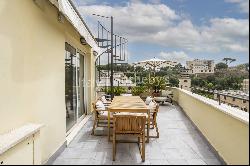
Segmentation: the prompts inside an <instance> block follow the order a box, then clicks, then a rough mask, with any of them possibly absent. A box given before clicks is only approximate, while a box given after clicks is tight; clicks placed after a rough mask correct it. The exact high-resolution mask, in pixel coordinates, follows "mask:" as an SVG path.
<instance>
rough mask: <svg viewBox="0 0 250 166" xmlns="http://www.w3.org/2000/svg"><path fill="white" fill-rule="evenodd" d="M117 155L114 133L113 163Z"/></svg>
mask: <svg viewBox="0 0 250 166" xmlns="http://www.w3.org/2000/svg"><path fill="white" fill-rule="evenodd" d="M115 155H116V136H115V133H113V161H115Z"/></svg>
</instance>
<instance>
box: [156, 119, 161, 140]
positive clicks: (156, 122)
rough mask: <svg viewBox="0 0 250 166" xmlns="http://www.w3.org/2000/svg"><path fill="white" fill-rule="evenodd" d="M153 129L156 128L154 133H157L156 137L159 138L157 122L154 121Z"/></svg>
mask: <svg viewBox="0 0 250 166" xmlns="http://www.w3.org/2000/svg"><path fill="white" fill-rule="evenodd" d="M155 129H156V133H157V136H156V138H159V135H160V134H159V129H158V125H157V122H155Z"/></svg>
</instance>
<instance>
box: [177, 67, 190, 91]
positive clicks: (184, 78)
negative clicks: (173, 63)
mask: <svg viewBox="0 0 250 166" xmlns="http://www.w3.org/2000/svg"><path fill="white" fill-rule="evenodd" d="M179 88H181V89H185V90H187V91H191V78H190V74H189V70H188V69H182V70H181V75H180V77H179Z"/></svg>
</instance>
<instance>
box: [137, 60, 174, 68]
mask: <svg viewBox="0 0 250 166" xmlns="http://www.w3.org/2000/svg"><path fill="white" fill-rule="evenodd" d="M154 60H155V59H152V63H153V62H154ZM149 61H150V60H149ZM132 65H133V66H135V67H137V66H140V67H143V68H144V69H145V70H149V69H150V68H152V66H151V65H148V61H145V62H143V61H142V62H137V63H133V64H132ZM176 65H178V62H174V61H162V62H159V63H157V64H156V66H155V70H156V71H159V70H160V69H161V68H163V67H170V68H174V67H175V66H176Z"/></svg>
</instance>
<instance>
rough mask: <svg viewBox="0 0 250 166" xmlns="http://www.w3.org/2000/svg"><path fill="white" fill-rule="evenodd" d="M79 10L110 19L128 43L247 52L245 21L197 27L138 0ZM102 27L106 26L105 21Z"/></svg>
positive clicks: (163, 8) (165, 8) (168, 10)
mask: <svg viewBox="0 0 250 166" xmlns="http://www.w3.org/2000/svg"><path fill="white" fill-rule="evenodd" d="M151 1H156V2H157V0H151ZM228 1H230V2H235V3H236V1H239V0H228ZM79 10H80V12H81V13H82V14H83V15H84V16H90V15H91V14H92V13H97V14H100V15H104V16H111V15H112V16H114V31H115V32H116V33H118V34H119V35H122V36H125V37H126V38H128V40H129V41H130V43H131V42H132V44H133V42H142V43H149V44H154V45H161V46H165V47H167V48H171V49H177V50H184V51H187V52H206V53H223V52H225V51H232V52H237V53H238V52H240V53H246V54H247V53H248V52H249V20H248V19H236V18H212V19H210V20H209V22H208V24H206V25H202V26H197V25H194V24H193V22H192V21H191V20H190V19H189V18H187V17H183V16H181V15H178V14H177V13H176V11H175V10H173V9H171V8H170V7H168V6H167V5H165V4H158V3H147V4H144V3H142V1H141V0H134V1H130V2H128V3H127V4H126V5H125V6H124V5H123V6H108V5H89V6H80V7H79ZM93 19H94V17H91V19H90V20H92V25H91V26H92V27H95V28H96V22H97V20H95V21H94V22H93ZM103 22H104V21H103ZM106 22H107V21H106ZM106 26H107V27H109V22H108V23H107V24H106Z"/></svg>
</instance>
